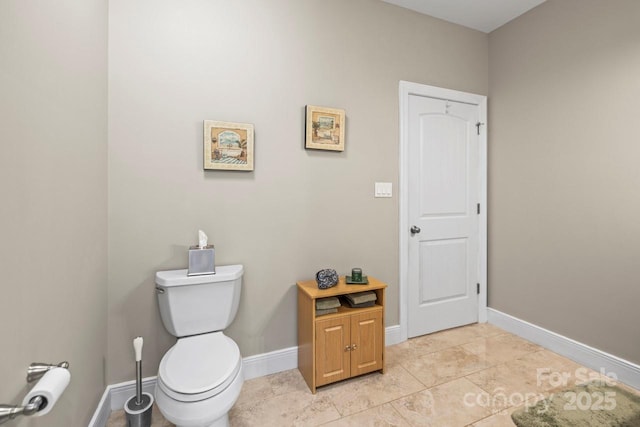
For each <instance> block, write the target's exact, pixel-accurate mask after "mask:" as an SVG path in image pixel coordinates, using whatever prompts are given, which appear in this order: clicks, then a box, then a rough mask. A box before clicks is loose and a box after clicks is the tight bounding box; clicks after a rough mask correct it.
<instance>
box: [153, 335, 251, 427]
mask: <svg viewBox="0 0 640 427" xmlns="http://www.w3.org/2000/svg"><path fill="white" fill-rule="evenodd" d="M243 380H244V377H243V373H242V358H241V357H240V351H239V350H238V346H237V345H236V343H235V342H234V341H233V340H231V339H230V338H229V337H227V336H225V335H224V334H223V333H222V332H214V333H210V334H204V335H197V336H194V337H188V338H181V339H179V340H178V342H177V343H176V344H175V345H174V346H173V347H171V348H170V349H169V351H168V352H167V353H166V354H165V355H164V357H163V358H162V361H161V362H160V369H159V371H158V379H157V382H156V391H155V394H156V401H157V402H158V407H159V408H161V412H162V414H163V415H164V416H165V418H166V419H167V420H169V421H171V422H172V423H174V424H176V425H177V426H179V427H182V426H184V427H200V426H215V427H223V426H228V425H229V421H228V415H227V413H228V412H229V410H230V409H231V407H232V406H233V404H234V403H235V401H236V400H237V399H238V396H239V395H240V390H241V388H242V383H243Z"/></svg>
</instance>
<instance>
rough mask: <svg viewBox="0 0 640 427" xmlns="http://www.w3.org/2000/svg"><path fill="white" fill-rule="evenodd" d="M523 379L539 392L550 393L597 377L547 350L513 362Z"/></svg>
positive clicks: (590, 371) (593, 373) (592, 372)
mask: <svg viewBox="0 0 640 427" xmlns="http://www.w3.org/2000/svg"><path fill="white" fill-rule="evenodd" d="M510 363H511V364H512V365H513V366H516V367H519V368H520V372H521V375H522V377H523V378H526V380H527V381H528V382H529V383H533V384H535V385H536V387H537V390H538V391H540V392H550V391H554V390H559V389H563V388H567V387H573V386H574V385H576V384H579V383H582V382H585V381H588V380H589V379H590V378H594V377H598V378H599V375H598V374H597V373H596V372H594V371H592V370H590V369H587V368H585V367H582V366H580V365H579V364H577V363H575V362H574V361H572V360H570V359H567V358H566V357H563V356H560V355H559V354H557V353H554V352H552V351H549V350H541V351H537V352H534V353H530V354H527V355H524V356H522V357H520V358H518V359H516V360H514V361H513V362H510Z"/></svg>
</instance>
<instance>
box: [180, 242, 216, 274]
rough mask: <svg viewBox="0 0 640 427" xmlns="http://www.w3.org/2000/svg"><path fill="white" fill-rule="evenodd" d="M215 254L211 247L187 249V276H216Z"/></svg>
mask: <svg viewBox="0 0 640 427" xmlns="http://www.w3.org/2000/svg"><path fill="white" fill-rule="evenodd" d="M215 265H216V264H215V252H214V248H213V245H208V246H205V247H204V248H200V247H199V246H192V247H190V248H189V270H188V271H187V276H199V275H202V274H216V267H215Z"/></svg>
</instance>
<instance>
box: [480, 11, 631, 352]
mask: <svg viewBox="0 0 640 427" xmlns="http://www.w3.org/2000/svg"><path fill="white" fill-rule="evenodd" d="M639 19H640V2H638V1H637V0H616V1H600V0H548V1H547V2H546V3H544V4H543V5H541V6H539V7H537V8H535V9H533V10H532V11H530V12H529V13H527V14H526V15H524V16H522V17H520V18H519V19H517V20H515V21H513V22H511V23H509V24H507V25H506V26H504V27H502V28H500V29H498V30H496V31H495V32H493V33H491V35H490V38H489V41H490V43H489V44H490V61H489V62H490V91H489V94H490V102H489V104H490V108H489V117H490V120H491V128H490V138H489V147H490V156H489V161H490V166H489V170H490V179H489V189H490V215H489V229H490V233H489V246H490V247H489V283H490V287H489V305H490V306H491V307H493V308H495V309H498V310H501V311H503V312H506V313H509V314H511V315H514V316H516V317H519V318H522V319H525V320H528V321H530V322H532V323H534V324H536V325H540V326H542V327H545V328H548V329H550V330H552V331H555V332H558V333H560V334H563V335H566V336H568V337H570V338H573V339H575V340H577V341H580V342H583V343H586V344H589V345H591V346H594V347H596V348H599V349H602V350H605V351H607V352H610V353H612V354H615V355H617V356H619V357H622V358H625V359H627V360H630V361H632V362H636V363H639V362H640V347H639V346H638V343H640V328H638V324H639V321H640V316H639V314H638V313H640V311H639V310H638V301H640V287H639V286H638V284H639V279H638V277H639V276H640V267H639V263H638V255H639V252H638V238H639V237H640V219H639V218H640V197H638V194H639V192H638V189H639V188H640V172H639V171H640V167H639V165H638V159H640V144H638V142H639V139H638V131H637V124H638V111H639V110H638V106H637V102H638V99H639V98H640V78H639V77H638V76H640V26H639V25H638V22H639Z"/></svg>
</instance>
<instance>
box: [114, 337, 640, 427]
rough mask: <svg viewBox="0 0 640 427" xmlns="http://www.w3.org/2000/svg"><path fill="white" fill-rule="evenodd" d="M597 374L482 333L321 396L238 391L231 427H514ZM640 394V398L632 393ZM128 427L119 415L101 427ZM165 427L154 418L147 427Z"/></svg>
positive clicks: (413, 355) (293, 385)
mask: <svg viewBox="0 0 640 427" xmlns="http://www.w3.org/2000/svg"><path fill="white" fill-rule="evenodd" d="M598 375H599V374H598V373H596V372H594V371H591V370H588V369H586V368H584V367H581V366H580V365H578V364H576V363H575V362H573V361H571V360H569V359H567V358H564V357H562V356H559V355H557V354H555V353H553V352H551V351H548V350H545V349H543V348H542V347H540V346H538V345H535V344H532V343H530V342H528V341H525V340H523V339H521V338H519V337H517V336H515V335H512V334H510V333H507V332H505V331H503V330H502V329H499V328H497V327H495V326H493V325H489V324H475V325H469V326H464V327H461V328H456V329H451V330H448V331H443V332H438V333H435V334H431V335H425V336H422V337H418V338H413V339H410V340H408V341H406V342H404V343H401V344H397V345H393V346H389V347H387V348H386V372H385V374H384V375H382V374H380V373H377V372H376V373H372V374H368V375H363V376H361V377H358V378H352V379H349V380H346V381H342V382H340V383H335V384H331V385H327V386H324V387H320V388H319V389H318V392H317V393H316V394H315V395H313V394H311V392H310V391H309V389H308V388H307V385H306V383H305V382H304V380H303V379H302V376H301V375H300V373H299V372H298V370H297V369H294V370H290V371H285V372H280V373H277V374H273V375H269V376H266V377H261V378H255V379H252V380H249V381H246V382H245V384H244V386H243V389H242V393H241V395H240V398H239V399H238V402H237V403H236V405H235V406H234V407H233V409H232V410H231V412H230V414H229V418H230V422H231V426H233V427H235V426H261V427H262V426H277V427H281V426H318V425H323V426H363V425H369V426H437V427H446V426H452V427H458V426H470V427H502V426H509V427H511V426H513V425H514V424H513V423H512V422H511V413H512V412H513V411H515V410H516V409H518V408H520V407H522V406H524V405H527V404H533V403H535V402H536V401H538V400H539V399H541V398H544V397H547V396H549V395H550V394H551V393H553V392H555V391H559V390H560V389H562V388H565V387H571V386H573V385H574V384H576V383H579V382H581V381H585V380H587V379H589V378H591V379H593V378H598ZM638 393H639V394H640V392H638ZM125 425H126V419H125V415H124V411H115V412H113V413H112V414H111V417H110V418H109V422H108V424H107V426H108V427H121V426H125ZM167 426H173V424H171V423H169V422H168V421H166V420H164V419H163V418H162V415H161V414H160V412H159V411H157V408H154V413H153V427H167Z"/></svg>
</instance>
